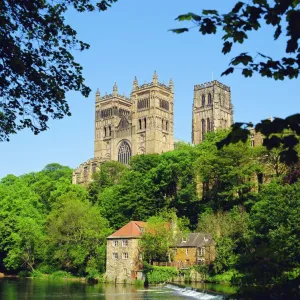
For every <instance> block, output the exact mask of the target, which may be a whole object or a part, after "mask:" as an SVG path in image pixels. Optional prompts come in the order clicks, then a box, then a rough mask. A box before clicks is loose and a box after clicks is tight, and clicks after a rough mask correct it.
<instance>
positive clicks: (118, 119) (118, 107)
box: [73, 72, 174, 184]
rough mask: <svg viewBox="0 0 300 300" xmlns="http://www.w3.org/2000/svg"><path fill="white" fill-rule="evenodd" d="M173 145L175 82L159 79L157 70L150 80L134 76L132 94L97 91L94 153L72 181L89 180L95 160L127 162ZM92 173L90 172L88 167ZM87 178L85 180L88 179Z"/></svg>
mask: <svg viewBox="0 0 300 300" xmlns="http://www.w3.org/2000/svg"><path fill="white" fill-rule="evenodd" d="M173 149H174V84H173V81H172V79H171V80H170V82H169V85H168V86H167V85H165V84H162V83H159V82H158V77H157V74H156V72H154V75H153V79H152V82H151V83H145V84H142V85H139V84H138V81H137V79H136V78H135V79H134V82H133V89H132V92H131V94H130V98H128V97H126V96H123V95H120V94H119V93H118V87H117V85H116V84H115V85H114V86H113V92H112V94H109V95H105V96H103V97H101V95H100V92H99V90H98V91H97V92H96V103H95V142H94V157H95V159H92V160H90V161H88V162H86V163H84V164H82V165H81V166H80V167H79V168H78V169H76V170H75V171H74V173H73V183H79V184H82V183H86V182H88V181H90V179H91V177H92V173H93V171H95V170H96V169H95V167H93V165H94V164H95V163H96V164H97V166H99V164H101V163H103V162H104V161H109V160H115V161H120V162H122V163H124V164H128V162H129V160H130V158H131V157H132V156H134V155H136V154H151V153H162V152H166V151H171V150H173ZM86 170H90V171H91V173H89V174H88V175H87V171H86ZM85 179H86V180H85Z"/></svg>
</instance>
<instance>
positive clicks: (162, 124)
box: [161, 119, 164, 130]
mask: <svg viewBox="0 0 300 300" xmlns="http://www.w3.org/2000/svg"><path fill="white" fill-rule="evenodd" d="M161 129H162V130H163V129H164V119H162V120H161Z"/></svg>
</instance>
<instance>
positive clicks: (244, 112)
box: [0, 0, 300, 178]
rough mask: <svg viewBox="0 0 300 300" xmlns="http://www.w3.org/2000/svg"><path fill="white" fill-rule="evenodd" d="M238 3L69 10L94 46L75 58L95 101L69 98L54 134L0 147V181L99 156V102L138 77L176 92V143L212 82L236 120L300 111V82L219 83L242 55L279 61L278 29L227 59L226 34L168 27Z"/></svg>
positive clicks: (238, 78) (196, 0)
mask: <svg viewBox="0 0 300 300" xmlns="http://www.w3.org/2000/svg"><path fill="white" fill-rule="evenodd" d="M235 2H236V1H234V0H227V1H220V0H210V1H201V0H185V1H181V0H143V1H141V0H119V3H117V4H115V5H114V6H113V7H112V8H111V9H109V10H108V11H106V12H101V13H99V12H93V13H84V14H79V13H77V12H76V13H75V12H74V11H71V12H69V13H68V15H67V17H66V19H67V22H69V23H70V25H72V26H73V27H74V28H75V29H76V30H77V32H78V36H79V38H80V39H82V40H84V41H85V42H87V43H89V44H90V45H91V48H90V49H89V50H87V51H85V52H83V53H75V56H76V58H77V61H78V62H79V63H81V65H82V66H83V68H84V76H85V78H86V83H87V84H88V85H89V86H90V87H91V89H92V93H91V94H90V96H89V98H83V97H82V96H81V95H80V94H77V93H69V94H68V95H67V100H68V102H69V104H70V107H71V111H72V116H71V117H66V118H65V119H63V120H58V121H57V120H53V121H51V122H50V123H49V127H50V129H49V130H48V131H47V132H43V133H41V134H40V135H38V136H35V135H33V134H32V133H31V132H30V131H28V130H25V131H22V132H19V133H18V134H17V135H14V136H12V137H11V141H10V142H8V143H6V142H5V143H1V145H0V147H1V157H0V166H1V167H0V178H1V177H3V176H5V175H7V174H15V175H21V174H24V173H28V172H32V171H39V170H41V169H42V168H43V167H44V166H45V165H47V164H49V163H52V162H57V163H60V164H63V165H68V166H70V167H72V168H75V167H77V166H78V165H79V164H80V163H82V162H83V161H86V160H87V159H89V158H91V157H93V138H94V96H95V91H96V89H97V88H99V89H100V92H101V94H102V95H104V94H105V92H108V93H110V92H111V91H112V87H113V84H114V82H115V81H116V82H117V84H118V87H119V93H123V92H124V93H125V94H126V95H128V96H129V94H130V91H131V89H132V82H133V78H134V76H137V78H138V80H139V83H141V84H142V83H144V82H145V81H146V82H149V81H151V79H152V75H153V72H154V70H156V71H157V74H158V77H159V80H160V81H161V82H165V83H168V82H169V79H170V78H171V77H172V78H173V81H174V85H175V138H178V139H182V140H185V141H190V140H191V125H192V102H193V86H194V85H195V84H200V83H203V82H207V81H210V80H211V79H212V73H213V74H214V79H217V80H220V81H221V82H223V83H224V84H227V85H229V86H230V87H231V90H232V101H233V104H234V120H235V121H252V122H254V123H257V122H258V121H259V120H261V119H264V118H268V117H269V116H277V117H286V116H288V115H290V114H293V113H296V112H299V93H300V84H299V80H286V81H284V82H278V81H274V80H272V79H267V78H261V77H259V76H254V77H253V78H251V79H245V78H244V77H242V75H241V74H240V73H239V72H236V73H235V74H233V75H230V76H227V77H222V78H221V77H220V74H221V73H222V71H224V70H225V69H226V68H227V66H228V63H229V61H230V59H231V57H232V56H233V55H234V54H238V53H240V52H250V53H256V52H257V51H259V52H262V53H264V54H267V55H270V56H274V57H275V58H279V57H280V56H281V55H282V53H283V51H284V49H285V43H284V39H281V40H279V41H277V42H274V41H273V38H272V30H271V29H268V28H265V27H264V28H263V29H262V30H261V32H259V33H254V34H251V35H250V39H249V41H247V42H246V43H245V44H243V45H239V46H238V47H237V48H236V50H235V51H234V52H233V53H232V54H229V55H226V56H224V55H223V54H222V53H221V48H222V41H221V34H217V35H212V36H202V35H201V34H199V33H198V32H197V29H195V30H193V31H192V32H190V33H186V34H182V35H176V34H173V33H171V32H168V29H170V28H177V27H182V26H184V24H180V23H178V22H177V21H175V20H174V19H175V18H176V17H177V16H178V15H179V14H182V13H187V12H194V13H200V11H201V9H202V8H203V9H213V8H215V9H218V10H219V11H221V12H226V10H228V9H229V8H231V7H232V6H233V5H234V3H235Z"/></svg>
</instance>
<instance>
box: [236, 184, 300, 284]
mask: <svg viewBox="0 0 300 300" xmlns="http://www.w3.org/2000/svg"><path fill="white" fill-rule="evenodd" d="M299 194H300V184H299V183H295V184H293V185H284V186H281V185H279V184H276V183H273V184H270V185H269V186H266V187H264V189H263V191H262V193H261V194H260V201H259V202H257V203H256V204H255V205H254V206H253V208H252V210H251V212H250V219H249V229H250V232H249V236H248V238H247V239H246V246H247V247H246V248H245V252H244V255H243V256H241V257H240V265H239V267H240V269H241V270H243V271H244V272H246V273H249V274H250V276H249V278H248V280H249V281H250V282H255V283H258V284H263V285H266V284H274V283H276V282H278V281H280V278H282V277H283V278H286V276H285V275H284V274H289V272H293V271H294V270H297V269H298V268H299V266H300V260H299V258H300V252H299V251H300V241H299V235H300V229H299V223H300V217H299V216H300V199H299Z"/></svg>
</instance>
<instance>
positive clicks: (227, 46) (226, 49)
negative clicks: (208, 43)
mask: <svg viewBox="0 0 300 300" xmlns="http://www.w3.org/2000/svg"><path fill="white" fill-rule="evenodd" d="M231 47H232V42H228V41H227V42H225V43H224V44H223V49H222V52H223V53H224V54H227V53H229V52H230V51H231Z"/></svg>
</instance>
